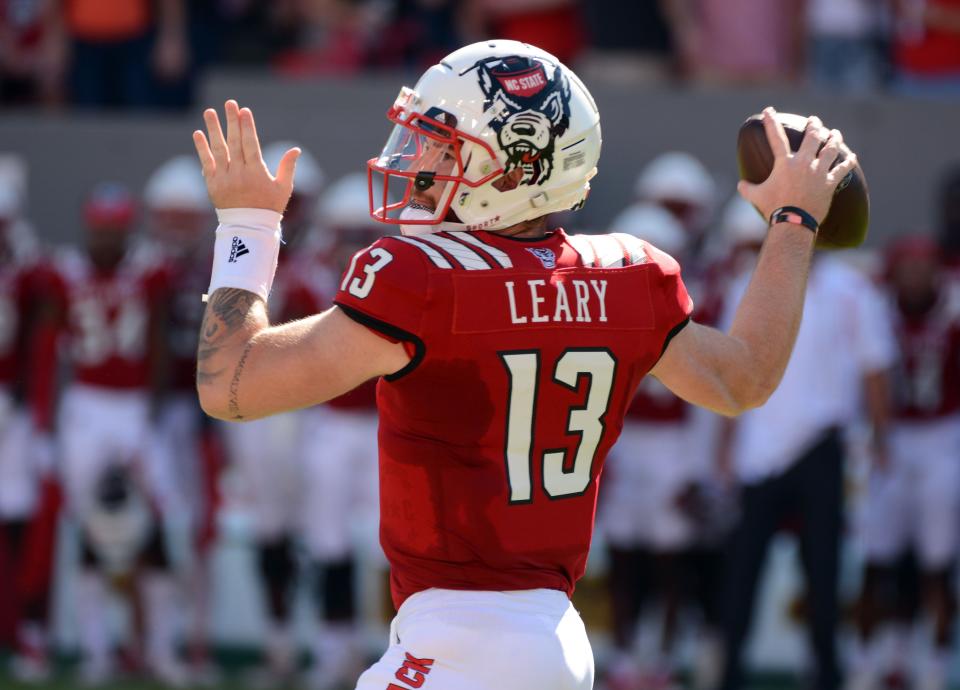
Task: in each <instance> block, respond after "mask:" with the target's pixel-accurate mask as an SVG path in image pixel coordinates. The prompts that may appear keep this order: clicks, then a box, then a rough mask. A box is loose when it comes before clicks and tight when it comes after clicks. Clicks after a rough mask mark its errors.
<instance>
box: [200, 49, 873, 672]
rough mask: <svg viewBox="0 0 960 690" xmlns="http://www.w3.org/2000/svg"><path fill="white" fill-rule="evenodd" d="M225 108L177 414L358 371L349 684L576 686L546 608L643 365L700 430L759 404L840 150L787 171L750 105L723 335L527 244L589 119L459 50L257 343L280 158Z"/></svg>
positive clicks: (556, 249) (239, 411) (635, 250)
mask: <svg viewBox="0 0 960 690" xmlns="http://www.w3.org/2000/svg"><path fill="white" fill-rule="evenodd" d="M225 108H226V123H227V130H226V136H224V135H223V133H222V131H221V128H220V122H219V118H218V116H217V113H216V111H214V110H208V111H206V112H205V114H204V118H205V123H206V125H207V133H206V134H204V133H203V132H200V131H197V132H195V133H194V143H195V145H196V147H197V151H198V155H199V156H200V160H201V164H202V165H203V168H204V177H205V179H206V180H207V186H208V190H209V192H210V195H211V199H212V200H213V202H214V205H215V206H216V207H217V209H218V214H219V220H220V228H219V230H218V231H217V232H218V235H217V241H216V245H215V258H214V269H213V276H212V279H211V284H210V288H209V299H208V302H207V307H206V313H205V317H204V326H203V327H202V331H201V343H200V347H199V348H198V354H197V357H198V370H197V379H198V391H199V394H200V399H201V404H202V405H203V406H204V409H206V410H207V412H208V413H210V414H212V415H214V416H217V417H221V418H225V419H231V420H247V419H256V418H259V417H263V416H266V415H269V414H273V413H276V412H280V411H283V410H288V409H292V408H296V407H304V406H308V405H313V404H316V403H318V402H321V401H324V400H328V399H331V398H333V397H336V396H338V395H341V394H343V393H345V392H346V391H348V390H351V389H353V388H355V387H356V386H358V385H359V384H361V383H363V382H365V381H367V380H369V379H371V378H378V377H379V379H380V380H379V382H378V386H377V403H378V409H379V413H380V430H379V442H380V516H381V530H380V536H381V544H382V545H383V547H384V552H385V553H386V556H387V558H388V559H389V561H390V565H391V585H392V593H393V600H394V603H395V604H396V605H397V607H398V609H399V610H398V613H397V617H396V618H395V620H394V622H393V625H392V629H391V640H390V647H389V648H388V650H387V651H386V652H385V653H384V655H383V657H382V658H381V659H380V660H379V661H378V662H377V663H376V664H374V665H373V666H372V667H371V668H370V669H369V670H368V671H366V672H365V673H364V674H363V675H362V676H361V677H360V679H359V681H358V685H357V687H358V688H359V689H360V690H374V689H375V690H382V689H383V688H420V687H423V688H426V689H427V690H429V689H430V688H434V687H435V688H462V689H467V688H490V687H498V688H510V689H512V688H517V689H519V688H525V689H526V688H533V687H536V688H546V687H549V688H557V689H566V688H589V687H591V686H592V683H593V657H592V653H591V649H590V644H589V642H588V640H587V637H586V631H585V629H584V626H583V623H582V621H581V620H580V617H579V615H578V614H577V612H576V611H575V610H574V609H573V607H572V605H571V603H570V599H569V596H570V594H571V593H572V591H573V588H574V585H575V583H576V581H577V579H578V578H579V577H580V576H581V575H582V574H583V571H584V566H585V564H586V560H587V551H588V547H589V543H590V538H591V533H592V529H593V516H594V510H595V506H596V496H597V484H598V481H599V478H600V475H601V468H602V464H603V459H604V458H605V456H606V454H607V452H608V451H609V449H610V447H611V446H612V444H613V442H614V441H615V440H616V437H617V436H618V435H619V432H620V429H621V427H622V424H623V417H624V414H625V412H626V409H627V407H628V405H629V403H630V400H631V399H632V397H633V393H634V391H635V390H636V388H637V385H638V384H639V382H640V380H641V379H642V378H643V376H644V375H646V374H647V373H652V374H653V375H655V376H656V377H657V378H659V379H660V381H661V382H662V383H663V384H664V385H665V386H667V388H669V389H671V390H672V391H673V392H675V393H677V394H678V395H679V396H680V397H682V398H684V399H685V400H688V401H689V402H693V403H696V404H699V405H704V406H708V407H710V408H712V409H714V410H716V411H718V412H722V413H724V414H731V415H732V414H737V413H740V412H742V411H743V410H745V409H748V408H751V407H754V406H757V405H760V404H762V403H763V401H764V400H765V399H766V398H767V397H768V396H769V395H770V394H771V393H772V391H773V390H774V389H775V387H776V385H777V383H778V380H779V378H780V376H781V373H782V372H783V369H784V367H785V365H786V362H787V359H788V357H789V354H790V349H791V345H792V342H793V339H794V337H795V335H796V332H797V327H798V324H799V321H800V316H801V310H802V303H803V298H804V286H805V280H806V275H807V270H808V268H809V265H810V256H811V254H812V250H813V245H814V241H815V239H816V229H817V227H818V224H817V220H818V219H822V218H823V217H824V216H825V215H826V213H827V211H828V209H829V206H830V199H831V197H832V195H833V192H834V189H835V188H836V186H837V183H838V182H839V180H840V179H842V177H843V176H844V175H846V174H847V172H849V171H850V169H851V167H852V165H853V164H854V163H855V161H856V157H855V156H853V155H851V156H850V157H848V158H847V159H846V161H845V162H843V163H841V164H839V165H838V166H837V167H836V168H834V169H833V170H832V171H828V170H827V168H828V165H829V162H832V161H833V160H834V159H835V158H836V156H837V153H838V151H839V150H840V146H841V143H842V142H841V136H840V133H839V132H837V131H835V130H834V131H831V130H827V129H825V128H823V127H822V125H821V124H820V122H819V120H818V119H817V118H810V120H809V121H808V125H807V130H806V138H805V140H804V143H803V145H802V146H801V147H800V150H799V151H798V152H797V153H795V154H794V153H791V152H790V148H789V146H788V144H787V140H786V136H785V134H784V132H783V130H782V128H781V127H780V125H779V124H778V123H777V120H776V119H775V114H774V111H773V110H772V109H768V110H766V111H765V114H764V126H765V128H766V131H767V134H768V140H769V143H770V146H771V148H772V150H773V152H774V156H775V163H774V168H773V172H772V174H771V175H770V177H769V178H768V180H766V181H765V182H764V183H763V184H761V185H758V186H754V185H749V184H742V185H741V192H742V193H743V194H745V195H747V196H748V198H749V199H750V200H751V201H752V202H753V203H754V204H756V205H757V206H758V207H759V208H760V209H762V210H763V213H764V215H765V216H767V217H770V218H772V219H773V221H774V222H773V224H772V227H771V229H770V231H769V234H768V237H767V240H766V243H765V246H764V250H763V252H762V254H761V258H760V261H759V263H758V267H757V271H756V273H755V275H754V279H753V281H752V284H751V286H750V289H749V290H748V291H747V293H746V295H745V296H744V299H743V302H742V303H741V306H740V309H739V311H738V314H737V317H736V319H735V321H734V323H733V326H732V327H731V329H730V333H729V334H727V333H723V332H720V331H717V330H713V329H710V328H708V327H705V326H701V325H699V324H697V323H695V322H693V321H691V320H690V318H689V315H690V311H691V309H692V304H691V300H690V298H689V296H688V295H687V292H686V289H685V288H684V286H683V282H682V280H681V278H680V267H679V265H678V264H677V263H676V261H674V260H673V259H672V258H671V257H670V256H669V255H667V254H665V253H663V252H661V251H659V250H658V249H656V248H655V247H653V245H650V244H648V243H646V242H644V241H643V240H640V239H638V238H636V237H633V236H630V235H600V236H568V235H567V234H566V233H564V232H563V230H562V229H559V228H548V227H547V226H546V221H545V216H546V215H547V214H549V213H551V212H553V211H559V210H566V209H570V208H573V207H578V206H580V205H582V204H583V203H584V201H585V200H586V196H587V193H588V191H589V180H590V179H591V178H592V177H593V176H594V175H595V173H596V165H597V161H598V158H599V153H600V122H599V113H598V111H597V108H596V104H595V103H594V101H593V99H592V98H591V97H590V94H589V92H588V91H587V90H586V87H584V85H583V83H582V82H581V81H580V80H579V79H578V78H577V76H576V75H575V74H574V73H573V72H572V71H570V70H569V69H568V68H566V67H565V66H563V65H562V64H560V63H559V62H558V61H557V60H556V58H554V57H553V56H552V55H549V54H547V53H545V52H543V51H541V50H539V49H537V48H534V47H532V46H529V45H527V44H523V43H519V42H513V41H499V40H498V41H486V42H483V43H477V44H474V45H470V46H467V47H465V48H462V49H460V50H458V51H456V52H454V53H452V54H450V55H448V56H447V57H446V58H444V59H443V60H442V61H441V62H440V63H439V64H437V65H435V66H433V67H431V68H430V69H429V70H427V72H426V73H425V74H424V75H423V77H422V78H421V79H420V81H419V82H418V83H417V85H416V86H415V87H414V88H404V89H402V90H401V92H400V94H399V96H398V98H397V99H396V101H395V102H394V104H393V106H392V107H391V108H390V110H389V111H388V117H389V119H390V121H391V122H392V123H393V125H394V131H393V134H392V135H391V136H390V138H389V139H388V141H387V144H386V146H385V148H384V150H383V152H382V153H381V154H380V155H379V156H377V157H376V158H373V159H372V160H371V161H370V163H369V173H370V176H371V178H377V179H380V180H381V181H382V182H383V185H382V188H380V189H373V190H371V194H370V196H371V201H372V213H373V215H374V217H375V218H376V219H378V220H381V221H383V222H385V223H387V224H390V225H393V226H399V228H400V230H401V232H402V233H403V235H402V236H394V237H384V238H382V239H380V240H378V241H377V242H375V243H374V244H373V245H372V246H370V247H368V248H367V249H364V250H363V251H361V252H359V253H358V254H356V255H355V256H354V258H353V259H352V260H351V263H350V266H348V268H347V270H346V271H345V272H344V275H343V278H342V280H341V282H340V285H339V291H338V292H337V296H336V298H335V306H334V307H333V308H331V309H329V310H327V311H325V312H323V313H322V314H319V315H315V316H311V317H308V318H306V319H302V320H299V321H295V322H292V323H288V324H285V325H282V326H271V325H270V324H269V320H268V318H267V311H266V299H267V296H268V294H269V292H270V288H271V284H272V282H273V269H274V267H275V262H276V256H277V252H278V250H279V243H280V221H281V214H282V210H283V208H284V206H285V205H286V202H287V198H288V196H289V194H290V190H291V187H292V185H293V175H294V168H295V164H296V159H297V155H298V151H297V150H296V149H291V150H289V151H288V152H287V153H286V154H285V155H284V157H283V158H282V159H281V161H280V165H279V166H278V168H277V174H276V177H274V176H273V175H272V174H271V173H270V172H269V171H268V170H267V168H266V166H265V165H264V163H263V161H262V157H261V154H260V147H259V144H258V142H257V134H256V128H255V125H254V120H253V114H252V113H251V111H250V110H249V109H247V108H244V109H242V110H241V109H240V107H239V106H238V104H237V103H236V102H235V101H232V100H231V101H228V102H227V103H226V106H225ZM821 145H822V149H820V153H819V154H818V153H817V151H818V149H819V147H820V146H821ZM787 206H789V207H796V208H799V209H801V210H802V211H803V214H797V215H796V216H794V215H790V214H789V213H787V212H780V210H781V209H782V208H783V207H787ZM241 252H243V253H242V255H241ZM518 650H522V653H518Z"/></svg>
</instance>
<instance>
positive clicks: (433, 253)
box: [393, 235, 453, 268]
mask: <svg viewBox="0 0 960 690" xmlns="http://www.w3.org/2000/svg"><path fill="white" fill-rule="evenodd" d="M393 238H394V239H395V240H399V241H400V242H406V243H407V244H409V245H411V246H413V247H416V248H417V249H419V250H420V251H422V252H423V253H424V254H426V255H427V256H429V257H430V260H431V261H432V262H433V265H434V266H437V267H438V268H453V266H451V265H450V262H449V261H447V260H446V259H445V258H443V254H441V253H440V252H438V251H437V250H436V249H434V248H433V247H431V246H430V245H428V244H424V243H423V242H421V241H420V240H415V239H413V238H412V237H404V236H403V235H394V236H393Z"/></svg>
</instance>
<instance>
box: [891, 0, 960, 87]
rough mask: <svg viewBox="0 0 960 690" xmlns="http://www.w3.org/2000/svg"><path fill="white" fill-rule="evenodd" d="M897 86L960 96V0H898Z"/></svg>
mask: <svg viewBox="0 0 960 690" xmlns="http://www.w3.org/2000/svg"><path fill="white" fill-rule="evenodd" d="M896 12H897V14H896V35H895V37H894V44H893V61H894V72H895V76H894V88H895V89H896V90H897V91H898V92H899V93H902V94H904V95H910V96H924V97H944V96H954V97H955V96H960V0H897V3H896Z"/></svg>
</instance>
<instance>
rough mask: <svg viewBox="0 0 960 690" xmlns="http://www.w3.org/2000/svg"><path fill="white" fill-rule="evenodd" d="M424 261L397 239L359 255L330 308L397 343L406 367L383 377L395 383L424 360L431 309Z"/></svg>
mask: <svg viewBox="0 0 960 690" xmlns="http://www.w3.org/2000/svg"><path fill="white" fill-rule="evenodd" d="M424 261H425V257H424V255H422V253H421V252H420V251H419V250H418V249H416V248H415V247H411V246H409V245H407V244H404V242H403V241H402V240H400V239H397V238H395V237H382V238H380V239H379V240H377V241H376V242H375V243H373V244H372V245H370V246H369V247H367V248H366V249H363V250H361V251H359V252H357V253H356V254H355V255H354V257H353V259H351V261H350V266H349V267H347V270H346V271H345V272H344V274H343V277H342V278H341V280H340V285H339V289H338V291H337V296H336V298H335V299H334V303H335V304H336V305H337V306H338V307H340V309H342V310H343V311H344V313H346V314H347V316H349V317H350V318H352V319H353V320H354V321H357V322H358V323H361V324H363V325H364V326H366V327H367V328H369V329H370V330H372V331H373V332H375V333H377V334H378V335H381V336H383V337H385V338H386V339H388V340H390V341H392V342H401V343H403V344H404V345H405V346H406V348H407V352H408V353H409V354H410V357H411V360H410V364H409V365H407V366H406V367H404V368H403V369H401V370H400V371H398V372H396V373H394V374H391V375H390V376H387V377H385V378H386V379H387V380H388V381H392V380H394V379H398V378H400V377H401V376H403V375H405V374H407V373H409V372H410V371H412V370H413V369H414V368H416V366H417V365H418V364H419V363H420V360H422V359H423V355H424V353H425V352H426V345H425V344H424V324H423V319H424V315H425V314H426V312H427V310H428V308H429V294H428V288H429V274H428V272H427V267H426V264H425V263H424Z"/></svg>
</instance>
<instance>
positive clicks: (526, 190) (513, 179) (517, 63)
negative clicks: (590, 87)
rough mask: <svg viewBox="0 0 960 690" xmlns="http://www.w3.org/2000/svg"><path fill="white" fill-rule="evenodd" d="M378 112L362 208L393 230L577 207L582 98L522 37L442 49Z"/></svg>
mask: <svg viewBox="0 0 960 690" xmlns="http://www.w3.org/2000/svg"><path fill="white" fill-rule="evenodd" d="M387 118H388V119H389V120H390V121H391V122H393V123H394V124H395V127H394V129H393V133H392V134H391V135H390V138H389V139H388V140H387V143H386V146H385V147H384V149H383V152H382V153H381V154H380V156H379V157H377V158H373V159H371V160H370V161H369V162H368V163H367V168H368V176H369V189H370V192H369V194H370V200H369V203H370V214H371V215H372V216H373V218H375V219H376V220H378V221H381V222H383V223H392V224H399V225H400V227H401V232H403V233H404V234H422V233H430V232H438V231H440V230H443V229H444V227H441V224H443V225H444V226H445V227H447V228H451V227H456V228H457V229H460V230H463V229H466V230H495V229H502V228H506V227H509V226H511V225H514V224H516V223H519V222H522V221H525V220H530V219H533V218H538V217H540V216H544V215H546V214H548V213H553V212H557V211H566V210H569V209H572V208H579V207H580V206H581V205H582V204H583V202H584V201H585V200H586V198H587V194H588V193H589V191H590V184H589V180H590V178H592V177H593V176H594V175H595V174H596V172H597V161H598V159H599V157H600V141H601V138H600V114H599V112H598V111H597V106H596V103H594V100H593V97H591V95H590V93H589V92H588V91H587V89H586V87H585V86H584V85H583V83H582V82H581V81H580V79H579V78H578V77H577V76H576V75H575V74H574V73H573V72H572V71H571V70H570V69H568V68H567V67H565V66H564V65H563V64H561V63H560V61H559V60H557V58H555V57H554V56H552V55H550V54H549V53H547V52H545V51H543V50H540V49H539V48H535V47H534V46H531V45H528V44H526V43H520V42H518V41H506V40H495V41H483V42H481V43H474V44H472V45H469V46H466V47H464V48H461V49H460V50H457V51H455V52H453V53H451V54H450V55H448V56H447V57H445V58H444V59H443V60H441V61H440V63H439V64H436V65H434V66H433V67H431V68H430V69H428V70H427V71H426V73H424V75H423V76H422V77H421V78H420V80H419V81H418V82H417V84H416V86H415V87H414V88H412V89H411V88H407V87H404V88H403V89H401V90H400V95H399V96H398V97H397V99H396V101H395V102H394V104H393V106H392V107H391V108H390V110H389V111H388V112H387ZM375 182H376V183H378V184H379V183H382V186H378V184H375Z"/></svg>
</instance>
